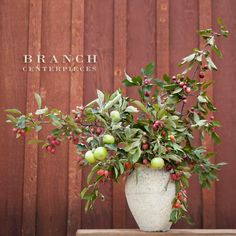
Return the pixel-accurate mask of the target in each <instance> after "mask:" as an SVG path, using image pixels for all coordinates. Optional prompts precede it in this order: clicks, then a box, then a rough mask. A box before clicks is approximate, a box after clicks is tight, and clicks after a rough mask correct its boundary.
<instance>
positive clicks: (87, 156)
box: [85, 151, 96, 164]
mask: <svg viewBox="0 0 236 236" xmlns="http://www.w3.org/2000/svg"><path fill="white" fill-rule="evenodd" d="M85 159H86V160H87V162H88V163H90V164H93V163H94V162H95V161H96V159H95V157H94V155H93V152H92V151H87V152H86V153H85Z"/></svg>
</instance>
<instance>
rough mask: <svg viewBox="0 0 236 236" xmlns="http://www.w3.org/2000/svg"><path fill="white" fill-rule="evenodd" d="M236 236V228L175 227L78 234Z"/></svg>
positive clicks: (83, 231) (91, 230)
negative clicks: (144, 230)
mask: <svg viewBox="0 0 236 236" xmlns="http://www.w3.org/2000/svg"><path fill="white" fill-rule="evenodd" d="M80 235H81V236H136V235H138V236H147V235H153V236H159V235H162V236H172V235H174V236H182V235H184V236H187V235H189V236H191V235H193V236H213V235H217V236H232V235H234V236H236V229H173V230H170V231H168V232H142V231H140V230H137V229H79V230H78V231H77V233H76V236H80Z"/></svg>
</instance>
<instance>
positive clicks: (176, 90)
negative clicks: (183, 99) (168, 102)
mask: <svg viewBox="0 0 236 236" xmlns="http://www.w3.org/2000/svg"><path fill="white" fill-rule="evenodd" d="M182 90H183V89H182V88H176V89H175V90H174V91H173V92H172V93H173V94H176V93H179V92H181V91H182Z"/></svg>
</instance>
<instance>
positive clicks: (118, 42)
mask: <svg viewBox="0 0 236 236" xmlns="http://www.w3.org/2000/svg"><path fill="white" fill-rule="evenodd" d="M126 51H127V0H121V1H115V2H114V88H113V90H116V89H119V88H121V87H122V93H123V95H126V88H125V87H124V86H122V80H123V79H124V71H125V70H126V54H127V52H126ZM124 187H125V181H124V179H122V178H120V182H119V183H118V184H117V183H113V210H112V212H113V221H112V222H113V224H112V227H113V228H116V229H117V228H125V227H126V217H125V215H126V199H125V193H124Z"/></svg>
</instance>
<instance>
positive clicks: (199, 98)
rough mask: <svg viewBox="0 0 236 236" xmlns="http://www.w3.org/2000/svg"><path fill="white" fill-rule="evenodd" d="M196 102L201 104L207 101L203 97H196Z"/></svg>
mask: <svg viewBox="0 0 236 236" xmlns="http://www.w3.org/2000/svg"><path fill="white" fill-rule="evenodd" d="M197 100H198V101H199V102H201V103H206V102H207V100H206V99H205V98H204V97H203V96H200V95H199V96H198V97H197Z"/></svg>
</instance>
